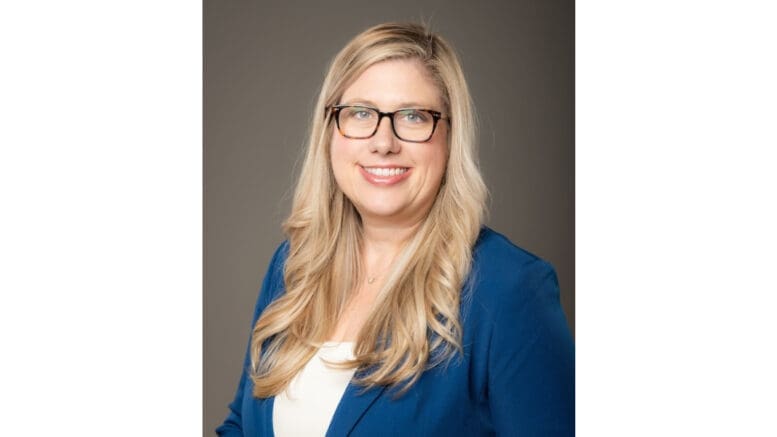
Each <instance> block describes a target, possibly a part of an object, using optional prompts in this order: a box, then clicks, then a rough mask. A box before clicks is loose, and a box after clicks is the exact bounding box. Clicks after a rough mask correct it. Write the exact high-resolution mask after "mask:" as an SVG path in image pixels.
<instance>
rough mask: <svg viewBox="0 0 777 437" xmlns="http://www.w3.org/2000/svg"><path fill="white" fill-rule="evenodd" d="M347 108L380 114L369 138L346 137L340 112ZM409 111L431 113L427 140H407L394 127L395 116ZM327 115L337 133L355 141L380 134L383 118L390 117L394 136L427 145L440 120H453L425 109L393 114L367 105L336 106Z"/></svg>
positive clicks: (405, 109) (400, 110) (432, 110)
mask: <svg viewBox="0 0 777 437" xmlns="http://www.w3.org/2000/svg"><path fill="white" fill-rule="evenodd" d="M346 108H364V109H371V110H373V111H375V112H377V113H378V122H377V123H375V130H374V131H372V133H371V134H369V135H367V136H359V137H351V136H348V135H346V134H345V133H344V132H343V130H342V129H340V111H342V110H343V109H346ZM408 109H412V110H413V111H423V112H427V113H429V115H431V116H432V120H433V121H432V132H431V133H430V134H429V137H427V138H426V139H425V140H406V139H404V138H402V137H400V136H399V134H398V133H397V129H396V127H395V126H394V114H396V113H398V112H402V111H407V110H408ZM327 113H328V116H329V118H330V120H331V119H332V118H334V119H335V124H336V125H337V131H338V132H340V135H342V136H344V137H346V138H350V139H353V140H366V139H367V138H372V137H374V136H375V134H376V133H377V132H378V129H379V128H380V122H381V121H383V117H388V118H389V120H390V121H391V131H392V132H394V136H395V137H397V138H399V139H400V140H402V141H405V142H408V143H425V142H428V141H429V140H431V139H432V137H433V136H434V131H435V130H437V122H439V121H440V120H447V121H448V123H450V120H451V118H450V117H443V116H442V112H440V111H435V110H434V109H423V108H401V109H397V110H396V111H393V112H383V111H381V110H379V109H378V108H373V107H371V106H365V105H334V106H330V107H328V108H327Z"/></svg>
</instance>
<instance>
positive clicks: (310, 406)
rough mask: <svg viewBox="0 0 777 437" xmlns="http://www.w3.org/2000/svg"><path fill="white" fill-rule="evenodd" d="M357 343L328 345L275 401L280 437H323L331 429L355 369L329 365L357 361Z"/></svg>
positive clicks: (275, 413)
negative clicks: (333, 417) (354, 357)
mask: <svg viewBox="0 0 777 437" xmlns="http://www.w3.org/2000/svg"><path fill="white" fill-rule="evenodd" d="M353 347H354V343H353V342H343V343H334V342H327V343H324V345H323V346H322V347H321V348H320V349H319V350H318V351H317V352H316V355H314V356H313V358H311V359H310V361H308V363H307V364H306V365H305V367H304V368H303V369H302V370H301V371H300V372H299V373H298V374H297V376H295V377H294V379H292V381H291V383H290V384H289V387H288V388H286V390H284V391H283V392H281V393H280V394H278V395H277V396H276V397H275V401H274V405H273V418H272V420H273V428H274V431H275V435H276V436H277V437H290V436H323V435H325V434H326V431H327V429H328V428H329V422H331V420H332V416H333V415H334V412H335V409H336V408H337V405H338V404H339V403H340V398H342V396H343V392H345V389H346V387H348V383H349V382H350V381H351V378H353V375H354V372H355V369H338V368H336V367H332V366H330V365H329V364H327V363H326V362H325V360H326V361H329V362H342V361H345V360H349V359H353Z"/></svg>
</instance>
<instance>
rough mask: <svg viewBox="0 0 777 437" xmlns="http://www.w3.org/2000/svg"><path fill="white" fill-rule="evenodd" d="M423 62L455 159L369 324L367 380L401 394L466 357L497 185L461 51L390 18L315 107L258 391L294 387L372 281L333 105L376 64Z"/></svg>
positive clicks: (357, 351) (344, 62)
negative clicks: (489, 185)
mask: <svg viewBox="0 0 777 437" xmlns="http://www.w3.org/2000/svg"><path fill="white" fill-rule="evenodd" d="M393 59H417V60H419V61H420V62H421V63H422V64H423V65H424V66H425V67H426V69H427V70H428V72H429V73H430V75H431V77H432V78H433V79H434V81H435V83H436V84H437V85H438V87H439V89H440V92H441V94H442V99H443V102H444V106H445V108H444V110H445V112H446V113H447V114H449V116H450V129H449V131H448V154H447V156H448V158H447V164H446V169H445V175H444V177H443V180H442V184H441V186H440V189H439V192H438V194H437V198H436V199H435V201H434V203H433V205H432V207H431V210H430V211H429V213H428V215H427V216H426V218H425V220H424V221H423V222H422V223H421V224H420V226H419V228H418V231H417V232H416V233H415V234H414V235H413V236H412V237H410V238H409V240H408V241H407V242H406V243H405V244H404V246H403V248H402V250H401V252H400V254H399V255H398V256H397V258H396V260H395V261H394V263H393V265H392V266H391V269H390V270H389V274H388V275H387V280H386V283H385V284H384V285H383V287H382V289H381V290H380V291H379V293H378V295H377V301H376V302H375V305H374V307H373V309H372V310H371V311H372V312H371V314H370V315H369V317H368V318H367V321H366V322H365V324H364V325H363V326H362V328H361V330H360V331H359V334H358V337H357V339H356V345H355V348H354V356H355V358H354V359H353V360H351V361H348V362H346V363H343V365H342V367H347V368H356V369H357V370H358V371H357V374H356V379H355V382H356V383H357V384H360V385H362V386H364V387H374V386H379V385H380V386H391V387H396V388H398V389H399V393H400V394H401V393H404V391H405V390H406V389H407V388H409V387H410V386H411V385H412V384H413V383H415V382H416V380H417V379H418V378H419V376H420V375H421V373H423V371H424V370H426V369H429V368H431V367H434V366H436V365H439V364H441V363H443V362H444V361H446V360H447V359H449V358H451V357H453V356H455V355H456V353H457V352H461V350H462V347H461V335H462V332H461V331H462V328H461V322H460V319H459V303H460V294H461V291H462V287H463V286H464V283H465V281H466V278H467V276H468V274H469V271H470V265H471V253H472V247H473V245H474V243H475V241H476V239H477V236H478V233H479V231H480V227H481V225H482V223H483V220H484V215H485V201H486V196H487V190H486V187H485V184H484V183H483V179H482V177H481V175H480V171H479V169H478V165H477V159H476V151H475V144H476V129H475V116H474V112H473V106H472V101H471V97H470V94H469V90H468V88H467V84H466V82H465V80H464V73H463V71H462V69H461V65H460V62H459V60H458V57H457V56H456V54H455V52H454V50H453V49H452V47H451V46H450V45H449V44H448V43H447V42H446V41H445V40H444V39H442V38H441V37H440V36H438V35H436V34H434V33H432V32H430V31H429V30H428V29H427V28H426V27H424V26H422V25H418V24H403V23H387V24H381V25H378V26H375V27H372V28H370V29H367V30H366V31H364V32H363V33H361V34H359V35H357V36H356V37H355V38H354V39H353V40H351V41H350V42H349V43H348V44H347V45H346V46H345V47H344V48H343V49H342V50H341V51H340V53H339V54H337V56H336V57H335V58H334V59H333V61H332V62H331V64H330V66H329V69H328V73H327V75H326V77H325V79H324V82H323V85H322V87H321V91H320V94H319V97H318V100H317V102H316V106H315V110H314V112H313V117H312V121H311V130H310V136H309V140H308V145H307V152H306V155H305V159H304V162H303V164H302V168H301V173H300V176H299V180H298V183H297V187H296V191H295V194H294V199H293V204H292V209H291V213H290V215H289V217H288V219H287V220H286V221H285V222H284V225H283V227H284V232H285V233H286V235H287V237H288V241H289V252H288V257H287V259H286V264H285V267H284V282H285V293H283V294H282V295H281V296H280V297H279V298H278V299H276V300H275V301H274V302H273V303H272V304H271V305H269V306H268V307H267V309H266V310H265V311H264V312H263V314H262V315H261V317H260V318H259V319H258V320H257V322H256V325H255V326H254V329H253V333H252V338H251V346H250V349H251V372H250V373H251V379H252V380H253V382H254V396H256V397H270V396H273V395H277V394H279V393H280V392H281V391H283V390H284V389H285V388H286V387H287V386H288V384H289V383H290V382H291V380H292V378H294V376H295V375H296V374H297V373H298V372H299V371H300V370H302V368H303V367H304V366H305V364H306V363H307V362H308V361H309V360H310V359H311V358H312V357H313V356H314V355H315V353H316V350H317V349H318V348H319V347H320V346H321V345H322V343H323V342H324V341H326V340H328V338H327V336H328V335H331V333H332V332H333V331H334V329H335V326H336V323H337V321H338V320H339V318H340V316H341V314H342V312H343V310H344V307H345V304H346V303H347V302H348V299H349V298H350V296H351V293H352V290H354V287H355V286H356V284H358V283H359V281H360V280H361V275H362V273H361V272H362V269H361V260H360V258H361V256H360V254H361V242H362V225H361V220H360V217H359V214H358V212H357V211H356V209H355V207H354V205H353V204H352V203H351V201H350V200H349V199H348V198H347V197H346V196H345V195H344V194H343V192H342V191H341V190H340V189H339V187H338V186H337V183H336V181H335V179H334V175H333V173H332V169H331V164H330V159H329V147H330V140H331V137H332V129H333V127H332V123H331V118H330V117H328V116H327V114H328V113H327V108H328V107H331V106H332V105H335V104H337V103H339V102H338V100H339V99H340V98H341V97H342V95H343V93H344V91H345V90H346V89H347V87H348V86H349V85H350V84H351V83H352V82H353V81H354V80H355V79H356V78H357V77H358V76H359V75H360V74H361V73H362V72H364V71H365V70H366V69H367V68H369V67H370V66H372V65H374V64H376V63H378V62H382V61H386V60H393Z"/></svg>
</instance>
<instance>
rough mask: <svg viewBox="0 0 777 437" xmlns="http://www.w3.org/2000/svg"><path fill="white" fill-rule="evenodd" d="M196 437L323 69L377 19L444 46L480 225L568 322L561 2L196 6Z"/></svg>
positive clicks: (223, 396) (224, 375) (223, 392)
mask: <svg viewBox="0 0 777 437" xmlns="http://www.w3.org/2000/svg"><path fill="white" fill-rule="evenodd" d="M203 12H204V13H203V20H204V45H203V50H204V129H205V132H204V142H205V144H204V162H205V164H204V166H205V168H204V171H205V175H204V176H205V177H204V181H205V182H204V184H205V186H204V205H205V207H204V208H205V211H204V232H205V235H204V242H205V247H204V257H205V258H204V274H205V278H204V284H205V289H204V357H203V363H204V378H205V380H204V419H203V420H204V423H203V426H204V434H205V435H214V431H213V430H214V428H215V427H216V426H218V424H219V423H220V422H221V421H222V420H223V419H224V418H225V417H226V415H227V404H228V403H229V402H230V401H231V399H232V397H233V396H234V391H235V389H236V387H237V382H238V378H239V377H240V371H241V366H242V362H243V356H244V353H245V349H246V344H247V341H248V336H249V333H250V329H251V326H250V323H251V316H252V313H253V306H254V303H255V301H256V297H257V292H258V289H259V286H260V284H261V281H262V278H263V276H264V273H265V271H266V268H267V265H268V262H269V260H270V257H271V256H272V254H273V251H274V250H275V248H276V247H277V246H278V244H279V243H280V242H281V241H282V240H283V235H282V233H281V222H282V221H283V219H284V218H285V216H286V214H288V212H289V208H290V204H291V202H290V201H291V196H292V193H293V187H294V181H295V177H296V176H297V174H298V170H299V165H300V163H301V159H302V156H303V155H302V151H303V149H304V145H305V140H306V133H307V131H308V121H309V120H310V114H311V111H312V109H313V104H314V101H315V98H316V96H317V93H318V91H319V87H320V85H321V81H322V80H323V77H324V74H325V70H326V67H327V64H328V62H329V61H330V59H331V58H332V57H333V56H334V55H335V54H336V53H337V51H338V50H339V49H340V48H341V47H343V46H344V45H345V43H346V42H347V41H349V40H350V39H351V38H352V37H353V36H355V35H356V34H358V33H359V32H361V31H363V30H365V29H366V28H368V27H370V26H373V25H375V24H378V23H382V22H386V21H415V22H423V23H426V24H427V25H429V26H430V27H431V28H432V30H433V31H436V32H439V33H440V34H442V36H443V37H444V38H446V39H447V40H448V41H450V42H451V43H452V44H453V46H454V47H455V48H456V49H457V52H458V54H459V56H460V58H461V61H462V63H463V66H464V71H465V74H466V77H467V80H468V83H469V86H470V91H471V93H472V96H473V99H474V103H475V109H476V111H477V116H478V123H479V128H480V144H479V154H480V167H481V170H482V173H483V176H484V179H485V181H486V183H487V184H488V187H489V190H490V199H489V216H488V219H487V224H488V225H489V226H490V227H492V228H493V229H495V230H496V231H498V232H501V233H503V234H505V235H506V236H507V237H509V238H510V239H511V240H512V241H513V242H515V243H516V244H517V245H518V246H520V247H522V248H524V249H526V250H528V251H530V252H532V253H534V254H536V255H538V256H539V257H541V258H544V259H545V260H547V261H549V262H551V263H552V264H553V266H554V267H555V268H556V271H557V273H558V278H559V285H560V287H561V301H562V305H563V307H564V311H565V312H566V315H567V319H568V321H569V324H570V327H571V329H572V330H573V332H574V322H575V257H574V255H575V244H574V243H575V240H574V237H575V234H574V230H575V229H574V205H575V204H574V189H575V186H574V181H575V174H574V2H573V1H571V0H570V1H560V0H530V1H528V0H511V1H487V2H473V1H468V0H460V1H441V0H438V1H426V0H412V1H408V0H392V1H390V2H364V1H355V0H351V1H328V2H314V1H307V2H296V1H280V0H275V1H214V0H205V2H204V11H203Z"/></svg>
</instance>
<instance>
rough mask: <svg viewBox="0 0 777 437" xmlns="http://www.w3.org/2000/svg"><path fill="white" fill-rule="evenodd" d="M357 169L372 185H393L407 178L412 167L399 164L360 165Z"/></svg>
mask: <svg viewBox="0 0 777 437" xmlns="http://www.w3.org/2000/svg"><path fill="white" fill-rule="evenodd" d="M359 171H360V172H361V174H362V176H364V179H366V180H367V182H369V183H371V184H373V185H378V186H387V185H394V184H396V183H398V182H401V181H402V180H404V179H407V177H408V176H410V172H411V171H413V169H411V168H408V167H399V166H396V167H364V166H361V165H360V166H359Z"/></svg>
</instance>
